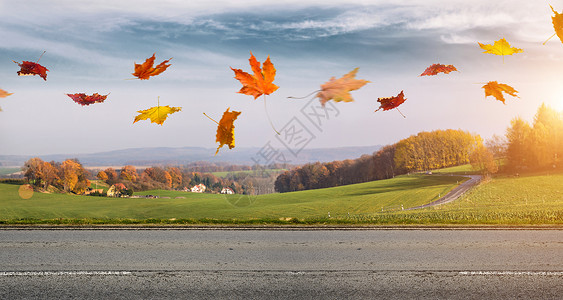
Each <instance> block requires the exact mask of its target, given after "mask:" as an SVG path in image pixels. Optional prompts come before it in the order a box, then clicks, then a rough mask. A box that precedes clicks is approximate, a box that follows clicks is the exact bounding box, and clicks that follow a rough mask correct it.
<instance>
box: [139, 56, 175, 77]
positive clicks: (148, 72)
mask: <svg viewBox="0 0 563 300" xmlns="http://www.w3.org/2000/svg"><path fill="white" fill-rule="evenodd" d="M155 55H156V53H153V55H152V56H151V57H149V58H147V59H146V60H145V62H144V63H143V64H137V63H135V73H131V74H133V76H135V77H137V78H139V79H141V80H148V79H149V77H150V76H156V75H158V74H160V73H162V72H164V71H165V70H166V69H167V68H168V67H170V64H167V63H168V62H169V61H170V59H172V58H170V59H168V60H165V61H163V62H161V63H160V64H158V65H157V66H156V67H154V68H153V64H154V60H155Z"/></svg>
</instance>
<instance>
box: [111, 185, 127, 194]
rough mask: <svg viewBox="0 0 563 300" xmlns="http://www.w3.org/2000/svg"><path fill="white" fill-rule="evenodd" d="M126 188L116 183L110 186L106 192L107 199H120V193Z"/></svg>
mask: <svg viewBox="0 0 563 300" xmlns="http://www.w3.org/2000/svg"><path fill="white" fill-rule="evenodd" d="M126 189H127V188H126V187H125V185H124V184H123V183H116V184H114V185H112V186H110V188H109V189H108V191H107V196H108V197H121V194H122V193H121V192H122V191H124V190H126Z"/></svg>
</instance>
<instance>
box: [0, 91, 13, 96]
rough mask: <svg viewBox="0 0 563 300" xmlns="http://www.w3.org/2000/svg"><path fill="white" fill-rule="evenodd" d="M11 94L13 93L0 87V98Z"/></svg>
mask: <svg viewBox="0 0 563 300" xmlns="http://www.w3.org/2000/svg"><path fill="white" fill-rule="evenodd" d="M13 94H14V93H8V92H6V91H5V90H3V89H0V98H6V97H8V96H10V95H13Z"/></svg>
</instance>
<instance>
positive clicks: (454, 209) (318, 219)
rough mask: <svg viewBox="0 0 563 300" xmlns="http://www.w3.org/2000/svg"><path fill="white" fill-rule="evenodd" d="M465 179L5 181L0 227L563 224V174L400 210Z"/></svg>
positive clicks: (504, 179)
mask: <svg viewBox="0 0 563 300" xmlns="http://www.w3.org/2000/svg"><path fill="white" fill-rule="evenodd" d="M460 180H463V179H462V178H461V177H458V176H450V175H448V176H436V175H433V176H427V175H411V176H399V177H397V178H394V179H389V180H381V181H374V182H368V183H362V184H355V185H349V186H342V187H335V188H328V189H319V190H310V191H301V192H293V193H284V194H269V195H260V196H246V195H217V194H196V193H185V192H177V191H163V190H155V191H146V192H142V193H136V195H141V194H152V195H158V196H159V197H161V198H159V199H134V198H131V199H128V198H103V197H86V196H73V195H60V194H57V195H55V194H41V193H35V194H34V196H33V197H32V198H31V199H28V200H23V199H20V197H19V196H18V193H17V191H18V186H17V185H8V184H0V224H2V223H3V224H14V223H16V224H17V223H29V224H33V223H51V224H53V223H54V224H58V223H63V224H147V223H148V224H153V223H156V224H210V223H211V224H216V223H219V224H294V223H297V224H350V225H351V224H360V225H370V224H385V225H391V224H421V225H452V224H454V225H455V224H465V225H483V224H491V225H563V173H562V172H559V173H554V174H529V175H525V176H524V175H522V176H520V177H509V176H497V177H495V178H493V179H491V180H489V181H487V182H483V183H481V184H480V185H479V186H477V187H475V188H474V189H473V190H471V191H470V192H468V193H467V194H466V195H464V196H462V198H460V199H459V200H457V201H455V202H452V203H449V204H445V205H442V206H436V207H433V208H427V209H422V210H412V211H407V210H404V211H403V210H401V205H402V206H403V207H404V208H408V207H412V206H416V205H420V204H424V203H428V202H431V201H433V200H435V199H437V198H438V195H439V194H440V195H443V194H445V193H446V192H447V191H449V190H450V189H452V188H453V187H455V186H456V185H457V182H458V181H460ZM166 197H167V198H166ZM329 213H330V217H329Z"/></svg>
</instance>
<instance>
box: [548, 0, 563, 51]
mask: <svg viewBox="0 0 563 300" xmlns="http://www.w3.org/2000/svg"><path fill="white" fill-rule="evenodd" d="M549 7H550V8H551V11H552V12H553V13H554V14H555V16H553V17H551V21H552V23H553V29H555V33H554V34H553V35H552V36H550V37H549V38H548V39H547V41H549V40H550V39H551V38H552V37H553V36H554V35H557V37H559V39H560V40H561V42H562V43H563V12H562V13H558V12H557V11H556V10H555V9H553V6H551V5H550V6H549ZM547 41H545V42H543V44H544V45H545V43H547Z"/></svg>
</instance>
